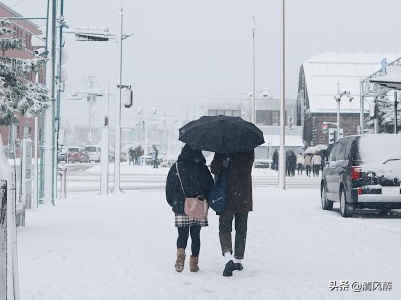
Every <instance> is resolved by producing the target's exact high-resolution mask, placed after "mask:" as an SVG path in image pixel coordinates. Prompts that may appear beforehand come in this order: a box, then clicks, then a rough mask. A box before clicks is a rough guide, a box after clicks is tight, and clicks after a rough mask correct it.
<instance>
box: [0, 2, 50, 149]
mask: <svg viewBox="0 0 401 300" xmlns="http://www.w3.org/2000/svg"><path fill="white" fill-rule="evenodd" d="M7 17H17V18H23V17H22V16H21V15H20V14H18V13H17V12H15V11H14V10H12V9H11V8H9V7H7V6H6V5H4V4H3V3H1V2H0V18H7ZM10 23H11V24H10V25H9V26H10V28H11V29H13V30H14V34H13V35H14V37H16V38H20V39H22V40H23V41H24V43H25V49H23V50H9V51H6V52H5V53H0V55H1V56H4V57H12V58H22V59H30V58H33V57H34V56H35V52H34V51H35V50H36V49H37V48H40V47H43V46H44V43H43V42H42V41H40V40H39V39H38V36H42V32H41V30H40V29H39V27H38V26H37V25H35V24H34V23H32V22H31V21H29V20H23V19H21V20H17V19H11V20H10ZM38 41H39V43H38ZM29 80H31V81H33V82H34V81H35V80H36V74H34V73H31V74H30V75H29ZM37 80H38V82H40V83H44V82H45V70H42V71H41V72H40V73H39V74H38V77H37ZM18 119H19V123H18V124H16V126H15V131H16V132H15V137H16V140H17V142H16V145H17V149H16V152H17V153H16V154H17V156H18V155H19V154H18V153H19V151H18V146H19V141H20V140H21V139H22V138H24V135H25V137H26V136H27V135H28V137H31V138H33V134H34V119H32V118H25V117H23V116H20V117H19V118H18ZM41 123H42V122H41V117H39V128H41ZM0 133H1V137H2V141H3V145H5V146H6V148H7V145H8V144H9V137H10V127H9V126H0ZM40 133H41V130H40V129H39V140H40V137H41V134H40Z"/></svg>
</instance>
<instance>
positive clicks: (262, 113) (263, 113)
mask: <svg viewBox="0 0 401 300" xmlns="http://www.w3.org/2000/svg"><path fill="white" fill-rule="evenodd" d="M256 123H259V124H264V125H273V121H272V111H270V110H257V111H256Z"/></svg>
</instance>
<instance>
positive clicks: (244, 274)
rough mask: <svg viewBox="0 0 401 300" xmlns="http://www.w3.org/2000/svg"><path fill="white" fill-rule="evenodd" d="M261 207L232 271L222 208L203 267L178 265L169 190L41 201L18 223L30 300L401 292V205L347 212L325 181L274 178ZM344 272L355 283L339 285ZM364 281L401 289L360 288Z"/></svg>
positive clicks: (261, 194)
mask: <svg viewBox="0 0 401 300" xmlns="http://www.w3.org/2000/svg"><path fill="white" fill-rule="evenodd" d="M254 209H255V211H254V212H251V213H250V217H249V230H248V239H247V249H246V252H245V260H244V270H243V271H241V272H234V275H233V277H230V278H226V277H223V276H222V271H223V268H224V261H223V258H222V256H221V253H220V246H219V241H218V219H217V216H216V215H214V213H213V212H212V211H210V217H209V223H210V226H209V227H207V228H204V229H202V231H201V242H202V246H201V253H200V258H199V266H200V271H199V272H198V273H190V272H189V268H188V261H186V265H185V269H184V272H183V273H177V272H176V271H175V270H174V262H175V252H176V249H175V241H176V236H177V233H176V228H175V227H174V217H173V213H172V212H171V210H170V207H169V206H168V205H167V203H166V200H165V197H164V192H162V191H129V192H126V193H125V194H121V195H113V194H111V195H109V196H95V195H94V196H86V195H85V196H78V195H77V196H74V197H73V198H68V199H64V200H61V201H58V202H57V205H56V206H55V207H52V206H41V207H40V208H39V209H38V210H36V211H29V212H28V213H27V227H25V228H18V247H19V248H18V252H19V270H20V289H21V300H92V299H93V300H131V299H138V300H146V299H149V300H156V299H160V300H167V299H174V300H176V299H187V298H189V299H192V300H201V299H205V300H206V299H207V300H211V299H219V300H226V299H235V300H245V299H246V300H253V299H255V300H256V299H277V300H281V299H401V272H400V268H399V266H400V261H399V260H400V259H399V257H400V249H401V226H400V215H399V214H398V215H395V216H394V217H390V216H378V215H376V214H363V215H357V217H356V218H352V219H344V218H341V217H340V215H339V213H338V208H337V206H335V209H337V211H334V212H333V211H332V212H328V211H322V210H321V208H320V200H319V195H318V192H317V191H316V190H286V191H284V190H278V189H273V188H271V189H266V188H254ZM358 216H359V217H358ZM189 249H190V248H187V253H188V252H189ZM188 256H189V253H188ZM340 280H347V281H348V282H349V285H350V287H349V291H330V290H329V283H330V281H337V283H338V282H339V281H340ZM354 281H359V282H363V281H371V282H373V281H381V282H383V281H391V282H392V284H393V289H392V290H391V291H388V292H384V291H381V292H380V291H370V292H367V291H365V292H359V293H357V292H353V291H352V290H351V283H352V282H354Z"/></svg>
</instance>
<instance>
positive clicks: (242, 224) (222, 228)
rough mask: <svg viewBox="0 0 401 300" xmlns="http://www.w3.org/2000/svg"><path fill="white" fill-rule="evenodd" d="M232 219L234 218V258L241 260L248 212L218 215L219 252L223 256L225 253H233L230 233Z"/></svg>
mask: <svg viewBox="0 0 401 300" xmlns="http://www.w3.org/2000/svg"><path fill="white" fill-rule="evenodd" d="M234 218H235V246H234V257H235V258H238V259H243V258H244V252H245V242H246V230H247V223H248V212H239V213H234V214H233V213H229V212H224V213H222V214H220V218H219V237H220V245H221V251H222V253H223V255H224V253H226V252H227V251H230V252H231V253H233V246H232V241H231V231H232V223H233V219H234Z"/></svg>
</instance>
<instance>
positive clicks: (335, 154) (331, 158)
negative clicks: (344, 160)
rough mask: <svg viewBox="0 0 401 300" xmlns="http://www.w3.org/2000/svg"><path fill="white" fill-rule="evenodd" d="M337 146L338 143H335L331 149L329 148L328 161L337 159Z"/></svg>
mask: <svg viewBox="0 0 401 300" xmlns="http://www.w3.org/2000/svg"><path fill="white" fill-rule="evenodd" d="M338 147H339V144H337V145H335V146H334V147H333V149H332V150H331V153H330V161H336V160H337V152H338Z"/></svg>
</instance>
